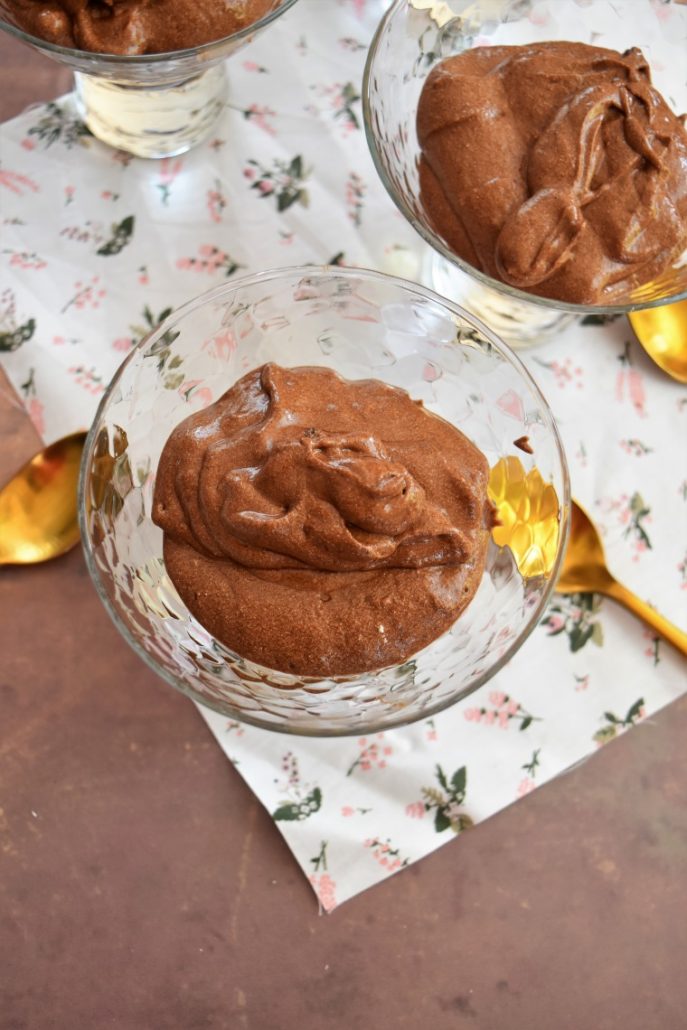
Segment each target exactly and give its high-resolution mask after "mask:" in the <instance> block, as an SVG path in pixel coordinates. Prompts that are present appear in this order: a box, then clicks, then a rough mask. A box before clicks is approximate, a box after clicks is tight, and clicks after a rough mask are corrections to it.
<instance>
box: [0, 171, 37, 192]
mask: <svg viewBox="0 0 687 1030" xmlns="http://www.w3.org/2000/svg"><path fill="white" fill-rule="evenodd" d="M0 186H4V187H5V188H6V189H8V190H10V191H11V192H12V193H16V194H17V196H19V197H23V195H24V193H25V191H27V190H31V192H32V193H40V186H39V185H38V183H36V182H34V181H33V179H29V177H28V175H22V174H21V172H11V171H9V169H3V168H0Z"/></svg>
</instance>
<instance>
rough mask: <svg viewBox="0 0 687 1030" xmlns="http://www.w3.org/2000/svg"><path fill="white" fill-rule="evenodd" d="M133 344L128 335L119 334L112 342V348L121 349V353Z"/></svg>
mask: <svg viewBox="0 0 687 1030" xmlns="http://www.w3.org/2000/svg"><path fill="white" fill-rule="evenodd" d="M133 345H134V341H133V340H132V339H131V337H130V336H120V337H119V338H118V339H116V340H115V341H114V342H113V344H112V347H113V349H114V350H118V351H121V352H122V353H123V354H126V353H127V351H130V350H131V348H132V347H133Z"/></svg>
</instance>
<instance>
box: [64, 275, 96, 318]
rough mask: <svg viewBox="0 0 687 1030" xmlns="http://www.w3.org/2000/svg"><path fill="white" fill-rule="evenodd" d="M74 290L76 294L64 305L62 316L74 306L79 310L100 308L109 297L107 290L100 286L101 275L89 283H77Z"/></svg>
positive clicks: (94, 277)
mask: <svg viewBox="0 0 687 1030" xmlns="http://www.w3.org/2000/svg"><path fill="white" fill-rule="evenodd" d="M74 289H75V290H76V293H75V294H74V296H73V297H72V298H71V299H70V300H68V301H67V303H66V304H65V305H64V307H63V308H62V311H61V314H64V313H65V311H67V309H68V308H70V307H71V306H72V304H73V305H74V307H75V308H78V309H79V310H83V309H84V308H86V307H90V308H94V309H95V308H99V307H100V302H101V300H102V299H103V298H104V297H105V296H106V295H107V290H105V289H104V288H103V287H101V286H100V276H99V275H94V276H93V278H92V279H91V280H90V282H88V283H82V282H81V281H78V282H75V283H74Z"/></svg>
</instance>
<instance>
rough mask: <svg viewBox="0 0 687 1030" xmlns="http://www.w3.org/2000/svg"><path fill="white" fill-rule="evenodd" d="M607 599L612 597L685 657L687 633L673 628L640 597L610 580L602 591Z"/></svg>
mask: <svg viewBox="0 0 687 1030" xmlns="http://www.w3.org/2000/svg"><path fill="white" fill-rule="evenodd" d="M604 592H605V593H607V594H608V596H609V597H612V598H613V600H614V601H618V602H619V603H620V604H622V605H624V606H625V608H627V609H629V611H631V612H632V613H633V615H637V616H638V617H639V618H640V619H643V620H644V622H646V623H647V625H648V626H651V628H652V629H655V630H656V632H657V633H660V635H661V636H662V637H665V639H666V640H667V641H668V642H669V643H670V644H672V645H673V647H676V648H677V649H678V651H680V652H682V654H684V655H687V633H683V631H682V630H681V629H678V628H677V626H674V625H673V623H672V622H668V620H667V619H664V618H663V616H662V615H659V614H658V612H657V611H656V610H655V609H654V608H652V607H651V605H650V604H647V603H646V601H642V599H641V598H640V597H637V595H636V594H633V593H632V591H631V590H628V589H627V587H624V586H623V584H622V583H618V581H617V580H615V579H614V580H612V581H611V583H610V584H609V586H608V589H607V590H606V591H604Z"/></svg>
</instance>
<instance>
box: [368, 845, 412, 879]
mask: <svg viewBox="0 0 687 1030" xmlns="http://www.w3.org/2000/svg"><path fill="white" fill-rule="evenodd" d="M363 847H364V848H369V849H370V852H371V854H372V857H373V858H374V859H375V861H377V862H378V863H379V865H380V866H381V867H382V868H383V869H386V871H387V872H389V873H395V872H396V870H397V869H401V868H402V867H403V866H407V865H408V859H407V858H404V859H402V858H401V856H400V852H399V850H398V848H392V846H391V841H390V840H389V838H388V837H387V838H386V840H385V841H381V840H379V839H378V838H377V837H374V838H371V839H368V840H366V841H363Z"/></svg>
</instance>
